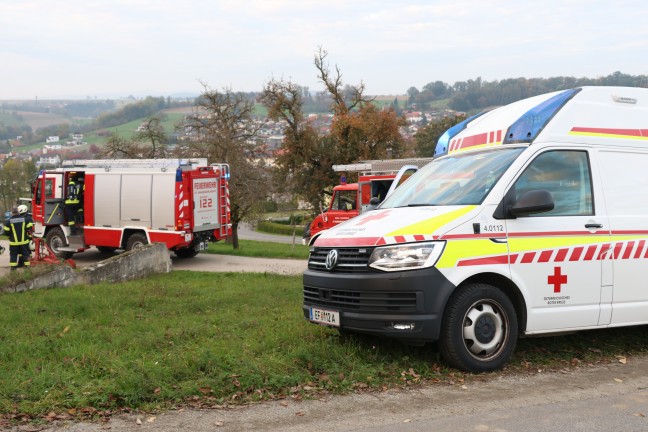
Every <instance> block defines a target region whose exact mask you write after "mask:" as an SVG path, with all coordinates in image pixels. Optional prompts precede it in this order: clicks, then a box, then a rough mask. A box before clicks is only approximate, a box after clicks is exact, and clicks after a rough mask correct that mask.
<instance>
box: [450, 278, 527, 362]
mask: <svg viewBox="0 0 648 432" xmlns="http://www.w3.org/2000/svg"><path fill="white" fill-rule="evenodd" d="M517 326H518V324H517V315H516V313H515V308H514V307H513V304H512V303H511V300H510V299H509V298H508V297H507V296H506V294H504V293H503V292H502V291H501V290H499V289H497V288H495V287H494V286H491V285H488V284H483V283H475V284H469V285H466V286H465V287H462V288H459V289H458V290H457V291H456V292H455V293H454V294H453V295H452V297H451V298H450V300H449V301H448V305H447V306H446V309H445V313H444V315H443V324H442V326H441V339H440V340H439V349H440V351H441V355H442V356H443V358H444V359H445V361H446V362H447V363H448V364H450V365H451V366H454V367H456V368H458V369H461V370H464V371H468V372H486V371H491V370H495V369H499V368H501V367H502V366H504V364H506V362H507V361H508V360H509V358H511V355H512V354H513V350H514V349H515V344H516V342H517V336H518V328H517Z"/></svg>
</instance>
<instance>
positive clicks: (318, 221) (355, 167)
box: [302, 158, 432, 244]
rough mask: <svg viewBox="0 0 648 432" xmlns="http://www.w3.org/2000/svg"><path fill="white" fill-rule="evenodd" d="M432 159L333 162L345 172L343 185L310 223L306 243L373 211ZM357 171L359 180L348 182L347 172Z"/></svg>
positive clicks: (305, 235) (306, 233) (304, 239)
mask: <svg viewBox="0 0 648 432" xmlns="http://www.w3.org/2000/svg"><path fill="white" fill-rule="evenodd" d="M431 160H432V158H414V159H393V160H372V161H364V162H360V163H356V164H345V165H333V171H335V172H339V173H342V175H341V177H340V184H339V185H337V186H335V187H334V188H333V194H332V195H331V200H330V201H329V205H328V208H326V209H325V210H323V211H321V212H320V214H318V215H317V216H316V217H315V218H314V219H313V221H312V222H311V223H310V224H308V225H306V227H305V229H304V235H303V239H302V243H304V244H309V243H310V242H312V240H314V239H315V237H316V236H317V235H319V234H320V233H321V232H323V231H324V230H327V229H329V228H332V227H334V226H336V225H338V224H340V223H342V222H344V221H347V220H349V219H351V218H354V217H356V216H358V215H359V214H362V213H363V212H365V211H368V210H373V209H374V208H376V207H377V206H378V205H379V204H380V203H381V202H383V200H384V199H385V198H386V197H387V196H389V195H390V194H391V192H392V191H393V190H394V189H395V188H396V187H397V186H399V185H400V184H402V183H403V182H404V181H405V180H407V179H408V178H409V176H411V175H412V174H414V173H415V172H416V171H417V170H418V169H419V168H420V167H422V166H424V165H425V164H427V163H428V162H430V161H431ZM351 173H357V174H358V182H357V183H347V182H346V178H347V174H351Z"/></svg>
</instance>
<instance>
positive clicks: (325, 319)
mask: <svg viewBox="0 0 648 432" xmlns="http://www.w3.org/2000/svg"><path fill="white" fill-rule="evenodd" d="M310 320H311V321H313V322H316V323H320V324H325V325H329V326H333V327H340V313H339V312H337V311H332V310H326V309H318V308H310Z"/></svg>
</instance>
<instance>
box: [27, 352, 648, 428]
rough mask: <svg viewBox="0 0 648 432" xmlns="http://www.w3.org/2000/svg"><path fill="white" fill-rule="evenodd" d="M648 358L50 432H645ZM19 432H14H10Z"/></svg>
mask: <svg viewBox="0 0 648 432" xmlns="http://www.w3.org/2000/svg"><path fill="white" fill-rule="evenodd" d="M646 371H648V355H647V356H642V357H635V358H629V359H628V361H627V364H620V363H614V364H610V365H604V366H597V367H592V368H583V369H580V370H576V371H573V372H551V373H547V372H538V373H536V374H534V375H532V376H520V375H516V376H511V375H506V374H502V375H501V376H498V375H497V374H493V375H489V376H479V377H472V378H469V379H468V380H467V381H466V382H465V383H464V384H457V385H448V384H441V385H426V386H421V387H417V388H414V389H410V390H390V391H386V392H380V393H369V394H354V395H349V396H334V397H327V398H324V399H321V400H311V401H294V400H292V399H287V400H281V401H273V402H265V403H261V404H257V405H251V406H246V407H237V408H231V409H220V410H217V409H214V410H181V411H170V412H167V413H163V414H156V415H119V416H116V417H114V418H112V419H111V420H110V421H109V422H108V423H106V424H103V423H102V424H98V423H95V424H93V423H77V424H67V425H58V426H52V427H49V428H46V429H43V430H46V431H50V432H63V431H71V432H95V431H97V432H98V431H105V430H111V431H124V432H134V431H157V432H171V431H182V430H187V431H189V430H190V431H196V432H202V431H228V432H235V431H237V432H238V431H270V432H272V431H277V432H278V431H282V432H311V431H320V430H327V431H421V430H436V431H446V430H448V431H449V430H452V431H505V430H509V431H540V430H542V431H545V430H546V431H561V430H568V431H570V432H573V431H580V430H583V431H585V430H587V431H609V430H623V431H626V432H628V431H645V430H648V417H646V416H648V391H647V390H646V389H647V388H648V374H646ZM15 430H19V429H15Z"/></svg>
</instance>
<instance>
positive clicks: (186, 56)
mask: <svg viewBox="0 0 648 432" xmlns="http://www.w3.org/2000/svg"><path fill="white" fill-rule="evenodd" d="M318 47H322V48H324V49H325V50H326V51H328V53H329V56H328V60H329V63H330V66H331V69H333V68H334V67H335V66H336V65H337V66H338V67H339V68H340V70H341V72H342V75H343V83H344V84H352V85H355V84H358V83H359V82H360V81H362V82H364V84H365V86H366V92H367V94H370V95H382V94H388V95H395V94H404V93H405V92H406V91H407V89H408V88H409V87H412V86H414V87H417V88H418V89H419V90H420V89H421V88H422V87H423V86H424V85H425V84H427V83H429V82H433V81H437V80H441V81H444V82H447V83H449V84H453V83H455V82H456V81H464V80H468V79H474V78H477V77H481V78H482V79H483V80H487V81H492V80H499V79H504V78H517V77H527V78H531V77H543V78H546V77H550V76H558V75H564V76H575V77H599V76H604V75H608V74H610V73H613V72H615V71H621V72H623V73H628V74H632V75H647V74H648V1H646V0H614V1H612V0H605V1H580V0H544V1H536V0H526V1H525V0H439V1H437V0H372V1H369V0H326V1H320V0H236V1H230V0H174V1H171V0H56V1H54V0H0V100H3V99H4V100H6V99H34V98H39V99H48V98H69V97H74V98H86V97H92V98H94V97H99V98H103V97H110V98H117V97H126V96H129V95H134V96H138V97H139V96H146V95H152V96H169V95H171V96H173V95H175V94H178V93H190V94H199V93H200V92H201V90H202V85H201V82H203V83H205V84H207V85H208V86H209V87H210V88H212V89H215V90H218V89H222V88H226V87H227V88H231V89H233V90H235V91H239V90H240V91H259V90H261V89H262V88H263V85H264V84H265V83H266V82H267V81H268V80H269V79H271V78H273V77H274V78H284V79H286V80H291V81H293V82H295V83H297V84H300V85H303V86H308V87H309V88H310V89H311V90H321V89H323V87H322V85H321V83H319V82H318V80H317V71H316V69H315V67H314V65H313V58H314V55H315V53H316V52H317V50H318Z"/></svg>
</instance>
